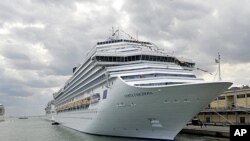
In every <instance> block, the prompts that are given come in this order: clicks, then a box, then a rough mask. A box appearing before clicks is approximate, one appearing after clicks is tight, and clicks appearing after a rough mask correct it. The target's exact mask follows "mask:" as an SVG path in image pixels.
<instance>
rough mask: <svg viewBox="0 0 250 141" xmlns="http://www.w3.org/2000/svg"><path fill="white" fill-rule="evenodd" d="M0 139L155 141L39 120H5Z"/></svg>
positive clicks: (179, 140) (185, 139)
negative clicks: (92, 133) (72, 127)
mask: <svg viewBox="0 0 250 141" xmlns="http://www.w3.org/2000/svg"><path fill="white" fill-rule="evenodd" d="M0 139H4V141H155V140H147V139H134V138H119V137H108V136H98V135H91V134H86V133H82V132H78V131H76V130H73V129H70V128H67V127H64V126H60V125H59V126H58V125H51V122H49V121H47V120H45V119H41V118H29V119H25V120H21V119H7V120H6V121H4V122H1V123H0ZM1 141H2V140H1ZM175 141H229V139H226V138H214V137H207V136H198V135H188V134H179V135H177V137H176V138H175Z"/></svg>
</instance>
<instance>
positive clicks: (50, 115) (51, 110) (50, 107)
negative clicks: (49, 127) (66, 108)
mask: <svg viewBox="0 0 250 141" xmlns="http://www.w3.org/2000/svg"><path fill="white" fill-rule="evenodd" d="M45 111H46V119H47V120H49V121H54V115H55V105H54V100H52V101H50V102H49V103H48V104H47V106H46V108H45Z"/></svg>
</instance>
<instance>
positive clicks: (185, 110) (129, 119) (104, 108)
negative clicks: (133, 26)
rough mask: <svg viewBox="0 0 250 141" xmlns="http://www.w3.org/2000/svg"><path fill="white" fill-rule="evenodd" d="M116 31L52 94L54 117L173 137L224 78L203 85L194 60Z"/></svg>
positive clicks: (93, 127) (89, 127)
mask: <svg viewBox="0 0 250 141" xmlns="http://www.w3.org/2000/svg"><path fill="white" fill-rule="evenodd" d="M124 35H126V36H127V37H125V36H122V33H121V32H120V31H119V30H117V31H116V32H114V33H113V34H112V36H111V37H109V38H108V39H107V40H106V41H103V42H98V43H97V44H96V45H95V47H94V48H93V49H92V50H91V51H90V52H89V53H88V54H87V56H86V58H85V60H84V61H83V63H82V64H80V65H79V66H78V67H77V68H74V69H73V75H72V77H71V78H70V79H69V80H68V81H67V82H66V83H65V85H64V87H63V88H62V89H60V90H59V91H58V92H57V93H54V94H53V96H54V104H55V109H56V114H55V121H56V122H58V123H61V124H62V125H64V126H67V127H70V128H73V129H76V130H79V131H82V132H86V133H92V134H99V135H111V136H125V137H139V138H154V139H174V137H175V136H176V134H177V133H178V132H179V131H180V130H181V129H182V128H183V127H184V125H185V124H186V122H187V121H189V120H190V119H191V118H192V117H193V116H195V115H196V114H197V113H198V112H199V111H201V110H202V108H204V107H205V106H206V105H207V104H209V102H210V101H211V100H213V99H214V98H215V97H216V96H217V95H218V94H219V93H220V92H222V91H223V90H225V89H227V88H228V87H229V86H230V85H231V83H229V82H213V83H211V82H210V83H207V82H204V80H203V79H200V78H197V77H196V76H195V75H194V74H193V70H194V67H195V63H194V62H192V61H190V60H186V59H183V58H177V57H175V56H172V55H169V54H168V53H166V52H165V51H164V50H163V49H161V48H159V47H157V46H156V45H154V44H153V43H150V42H144V41H139V40H136V39H134V38H133V37H131V36H130V35H128V34H124Z"/></svg>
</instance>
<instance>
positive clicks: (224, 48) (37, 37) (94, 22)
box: [0, 0, 250, 116]
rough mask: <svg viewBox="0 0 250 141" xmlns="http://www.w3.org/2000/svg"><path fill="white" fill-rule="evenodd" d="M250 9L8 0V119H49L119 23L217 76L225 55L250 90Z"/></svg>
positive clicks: (228, 4) (242, 4)
mask: <svg viewBox="0 0 250 141" xmlns="http://www.w3.org/2000/svg"><path fill="white" fill-rule="evenodd" d="M249 7H250V2H249V1H245V0H241V1H235V0H224V1H218V0H209V1H200V0H192V1H191V0H151V1H150V0H136V1H135V0H82V1H81V0H76V1H73V0H11V1H10V0H2V1H1V3H0V103H2V104H4V105H5V107H6V114H7V115H13V116H16V115H42V114H44V108H45V106H46V104H47V102H48V101H49V100H51V99H52V93H54V92H56V91H57V90H59V88H60V87H62V85H63V84H64V82H65V81H66V80H67V79H68V78H69V77H70V76H71V74H72V68H73V67H74V66H77V65H78V64H79V63H80V62H81V61H82V60H83V58H84V57H85V55H86V53H87V51H88V50H89V49H91V48H92V47H93V46H94V45H95V43H96V42H97V41H102V40H105V39H106V38H107V37H108V35H109V34H110V33H111V27H112V26H114V27H119V28H121V29H123V30H124V31H126V32H128V33H130V34H131V35H136V32H138V33H139V39H141V40H146V41H151V42H153V43H155V44H156V45H158V46H159V47H162V48H164V49H165V50H167V51H168V52H169V53H170V54H174V55H176V56H179V57H185V58H189V59H192V60H193V61H194V62H196V64H197V67H200V68H202V69H204V70H208V71H209V72H211V73H213V74H214V75H215V74H216V72H217V65H216V64H215V61H214V59H215V58H216V57H217V53H218V52H220V54H221V58H222V59H221V68H222V79H223V80H225V81H232V82H234V86H242V85H250V77H249V74H250V55H249V54H250V8H249ZM196 73H197V74H198V75H199V76H200V77H203V78H205V79H206V80H214V79H216V76H212V75H209V74H207V73H202V72H198V71H197V72H196Z"/></svg>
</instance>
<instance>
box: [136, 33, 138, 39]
mask: <svg viewBox="0 0 250 141" xmlns="http://www.w3.org/2000/svg"><path fill="white" fill-rule="evenodd" d="M136 40H137V41H138V31H136Z"/></svg>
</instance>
